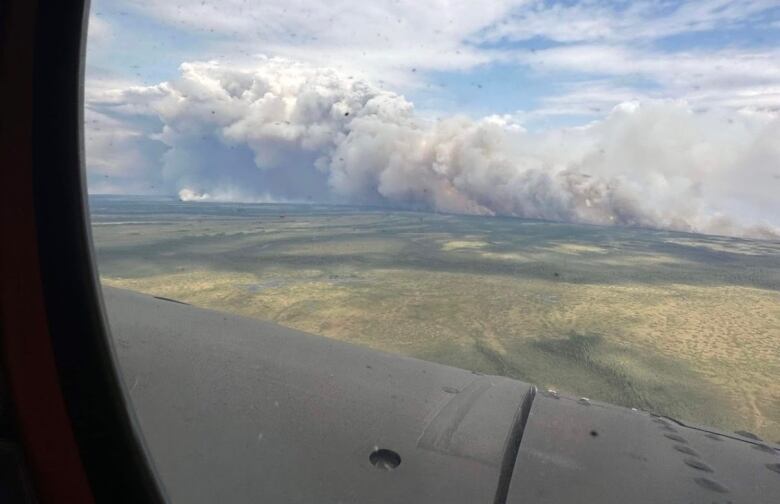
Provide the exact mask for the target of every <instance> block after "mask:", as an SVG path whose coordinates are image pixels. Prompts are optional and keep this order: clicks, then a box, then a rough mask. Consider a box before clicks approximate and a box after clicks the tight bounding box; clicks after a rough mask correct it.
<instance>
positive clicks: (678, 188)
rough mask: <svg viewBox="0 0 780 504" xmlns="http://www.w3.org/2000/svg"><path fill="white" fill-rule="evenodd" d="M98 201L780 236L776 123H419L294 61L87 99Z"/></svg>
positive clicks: (185, 73) (704, 117) (696, 116)
mask: <svg viewBox="0 0 780 504" xmlns="http://www.w3.org/2000/svg"><path fill="white" fill-rule="evenodd" d="M86 119H87V121H86V126H87V152H88V156H87V164H88V168H89V177H90V191H91V192H94V193H97V192H114V193H116V192H124V193H139V192H142V193H157V194H178V195H179V196H180V197H181V198H182V199H184V200H193V201H195V200H229V201H320V202H337V203H360V204H378V205H391V206H398V207H407V208H426V209H430V210H435V211H442V212H453V213H467V214H489V215H492V214H496V215H513V216H519V217H529V218H540V219H550V220H560V221H569V222H581V223H592V224H618V225H629V226H646V227H654V228H664V229H675V230H685V231H697V232H704V233H715V234H727V235H737V236H753V237H778V236H780V234H779V233H780V198H779V197H778V194H780V141H778V139H780V118H778V116H777V114H776V113H756V112H754V113H747V112H734V111H727V110H707V111H701V110H693V109H692V108H691V107H690V106H689V105H688V104H687V103H686V102H682V101H646V102H626V103H622V104H621V105H619V106H617V107H615V108H614V109H613V110H612V111H611V112H610V113H609V114H608V115H607V116H606V117H605V118H603V119H602V120H599V121H596V122H593V123H591V124H588V125H586V126H583V127H577V128H562V129H557V130H549V131H543V132H528V131H526V130H525V129H524V128H523V127H522V126H521V125H519V124H518V123H517V122H516V121H515V120H514V119H513V118H512V117H509V116H490V117H485V118H482V119H479V120H475V119H472V118H469V117H466V116H453V117H448V118H444V119H439V120H431V119H426V118H424V117H422V116H421V115H420V114H418V113H417V112H416V111H415V108H414V105H413V104H412V103H410V102H409V101H408V100H406V99H405V98H404V97H403V96H400V95H398V94H394V93H392V92H388V91H386V90H382V89H379V88H378V87H375V86H373V85H371V84H370V83H368V82H366V81H363V80H361V79H357V78H353V77H352V76H349V75H345V74H343V73H340V72H338V71H336V70H333V69H328V68H319V67H314V66H311V65H307V64H303V63H299V62H295V61H291V60H288V59H281V58H272V59H261V60H259V61H258V62H257V64H256V65H255V66H254V67H252V68H245V67H242V68H239V67H234V66H223V65H220V64H219V63H217V62H195V63H185V64H183V65H182V66H181V75H180V77H179V78H178V79H176V80H175V81H171V82H164V83H161V84H158V85H156V86H147V87H137V86H136V87H132V86H123V85H115V86H103V87H101V88H96V89H91V90H90V91H89V93H88V105H87V114H86Z"/></svg>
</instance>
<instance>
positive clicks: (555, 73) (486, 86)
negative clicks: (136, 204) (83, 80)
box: [88, 0, 780, 127]
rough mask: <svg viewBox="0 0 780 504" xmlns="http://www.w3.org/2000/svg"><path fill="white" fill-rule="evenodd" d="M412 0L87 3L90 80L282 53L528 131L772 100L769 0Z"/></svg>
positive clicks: (429, 107)
mask: <svg viewBox="0 0 780 504" xmlns="http://www.w3.org/2000/svg"><path fill="white" fill-rule="evenodd" d="M419 3H422V2H411V1H408V2H407V1H398V2H393V1H391V2H383V1H380V2H317V1H309V0H299V1H293V2H289V1H278V2H277V1H270V2H269V1H263V2H259V1H257V2H253V1H246V2H244V1H241V0H237V1H236V0H227V1H222V2H220V1H217V0H206V1H203V0H178V1H176V2H152V1H144V0H96V1H95V2H93V7H92V16H91V22H92V33H91V37H90V43H89V58H88V65H89V72H88V76H90V77H91V78H92V79H93V80H95V81H97V80H100V79H102V80H115V81H124V82H132V83H137V84H146V85H149V84H155V83H158V82H161V81H165V80H170V79H175V78H176V77H177V75H178V73H179V71H178V67H179V65H180V64H181V63H182V62H185V61H198V60H209V59H217V60H220V61H246V60H250V59H251V57H252V56H253V55H256V54H264V55H268V56H286V57H291V58H294V59H296V60H304V61H308V62H311V63H313V64H318V65H329V66H335V67H337V68H340V69H343V70H344V71H346V72H354V73H355V74H356V75H360V76H362V77H365V78H367V79H369V80H370V81H372V82H374V83H376V84H379V85H380V86H384V87H387V88H388V89H391V90H393V91H396V92H399V93H402V94H403V95H404V96H406V97H407V98H409V99H410V100H411V101H413V102H414V103H415V105H416V106H417V108H418V110H420V111H423V112H425V113H428V114H430V115H431V116H437V115H442V114H453V113H465V114H468V115H471V116H474V117H479V116H484V115H490V114H515V115H517V118H518V120H520V121H521V122H523V123H524V124H526V125H529V126H530V127H550V126H557V125H561V124H577V123H585V122H587V121H589V120H592V119H594V118H597V117H599V116H603V115H604V113H605V112H606V111H608V110H609V109H610V108H611V107H612V106H614V105H615V104H616V103H619V102H621V101H625V100H626V99H631V98H635V99H642V98H645V97H648V96H649V97H654V98H672V99H688V100H691V101H693V102H696V103H700V104H701V106H714V105H718V104H722V102H724V101H728V99H729V97H732V96H734V95H740V94H741V95H746V96H749V99H745V100H741V105H742V106H747V107H755V108H761V109H765V108H778V107H780V89H779V88H778V86H780V69H779V67H778V62H777V56H778V54H779V53H778V48H779V47H780V2H778V1H755V0H748V1H723V0H702V1H695V2H680V1H665V0H651V1H644V2H622V1H614V2H608V1H594V0H585V1H581V2H577V1H550V0H548V1H517V2H512V1H500V2H494V3H492V4H491V3H490V2H487V3H485V4H483V3H482V2H444V1H443V2H430V4H431V6H430V7H421V6H420V5H418V4H419ZM434 4H435V5H434ZM752 69H755V70H756V72H755V74H753V75H751V73H750V71H751V70H752ZM746 76H747V77H746ZM703 91H706V95H707V96H706V97H702V96H701V95H702V94H705V93H703Z"/></svg>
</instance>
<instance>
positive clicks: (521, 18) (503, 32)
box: [475, 0, 778, 43]
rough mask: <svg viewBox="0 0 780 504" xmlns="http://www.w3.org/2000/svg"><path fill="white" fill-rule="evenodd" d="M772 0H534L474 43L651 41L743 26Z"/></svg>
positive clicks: (481, 35)
mask: <svg viewBox="0 0 780 504" xmlns="http://www.w3.org/2000/svg"><path fill="white" fill-rule="evenodd" d="M777 6H778V5H777V2H776V1H774V0H740V1H734V0H694V1H682V2H658V1H654V0H643V1H632V2H614V1H584V2H576V3H568V2H566V3H564V2H556V1H552V2H551V1H544V0H536V1H533V2H529V3H528V4H526V5H524V6H522V7H521V8H518V9H516V10H515V11H514V12H512V14H511V15H509V16H507V17H506V18H504V19H502V20H500V21H499V22H497V23H496V24H494V25H493V26H491V27H489V28H486V29H485V30H483V32H482V33H480V34H479V35H478V36H477V37H475V40H478V41H481V42H496V41H499V40H514V41H517V40H528V39H532V38H534V37H542V38H547V39H550V40H554V41H558V42H600V43H616V42H624V43H625V42H631V41H634V42H636V41H643V40H654V39H659V38H663V37H668V36H672V35H677V34H680V33H692V32H700V31H707V30H713V29H719V30H723V29H729V28H734V27H738V26H743V25H744V24H745V23H746V22H748V21H749V20H752V19H754V18H755V17H756V15H758V14H761V13H765V12H766V11H769V10H770V9H775V8H777Z"/></svg>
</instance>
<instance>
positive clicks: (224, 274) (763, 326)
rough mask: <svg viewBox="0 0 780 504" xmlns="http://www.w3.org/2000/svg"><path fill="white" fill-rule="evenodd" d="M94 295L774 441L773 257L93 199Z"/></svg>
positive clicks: (592, 234) (777, 415)
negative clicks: (105, 293)
mask: <svg viewBox="0 0 780 504" xmlns="http://www.w3.org/2000/svg"><path fill="white" fill-rule="evenodd" d="M92 211H93V234H94V240H95V244H96V248H97V252H98V259H99V265H100V272H101V277H102V279H103V282H105V283H106V284H108V285H113V286H117V287H124V288H129V289H134V290H138V291H142V292H147V293H151V294H155V295H162V296H166V297H171V298H175V299H180V300H182V301H187V302H189V303H192V304H194V305H198V306H203V307H208V308H215V309H219V310H225V311H229V312H233V313H239V314H242V315H249V316H253V317H258V318H262V319H268V320H275V321H276V322H278V323H280V324H283V325H286V326H290V327H295V328H298V329H301V330H304V331H308V332H312V333H315V334H321V335H324V336H328V337H331V338H336V339H340V340H345V341H351V342H355V343H359V344H363V345H368V346H371V347H373V348H377V349H381V350H385V351H388V352H394V353H401V354H404V355H410V356H414V357H420V358H423V359H427V360H432V361H436V362H441V363H445V364H450V365H454V366H458V367H462V368H467V369H473V370H476V371H481V372H484V373H491V374H501V375H506V376H511V377H515V378H519V379H522V380H525V381H529V382H533V383H536V384H538V385H539V386H541V387H545V388H555V389H558V390H561V391H564V392H568V393H571V394H576V395H584V396H587V397H590V398H594V399H600V400H605V401H609V402H613V403H618V404H622V405H625V406H631V407H639V408H644V409H648V410H652V411H656V412H659V413H662V414H666V415H669V416H672V417H677V418H680V419H681V420H688V421H692V422H695V423H700V424H706V425H712V426H715V427H720V428H723V429H728V430H736V429H744V430H748V431H753V432H755V433H757V434H759V435H761V436H764V437H766V438H768V439H771V440H778V439H780V380H778V377H780V243H778V242H766V241H753V240H742V239H734V238H724V237H715V236H701V235H694V234H686V233H674V232H663V231H651V230H643V229H621V228H604V227H596V226H581V225H571V224H558V223H549V222H538V221H527V220H520V219H513V218H497V217H463V216H453V215H437V214H428V213H415V212H388V211H381V210H376V209H358V208H350V207H325V206H306V205H235V204H215V203H210V204H206V203H180V202H176V201H164V200H149V199H118V198H108V197H98V198H93V200H92Z"/></svg>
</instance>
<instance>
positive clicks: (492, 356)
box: [84, 0, 780, 474]
mask: <svg viewBox="0 0 780 504" xmlns="http://www.w3.org/2000/svg"><path fill="white" fill-rule="evenodd" d="M779 42H780V10H779V9H778V8H777V5H774V4H773V3H772V2H709V1H700V2H682V1H671V2H661V3H659V2H654V1H640V2H630V3H626V2H607V1H565V2H564V1H555V0H533V1H525V0H522V1H511V0H510V1H495V2H459V1H439V2H417V1H406V0H398V1H390V0H388V1H384V0H377V1H346V0H345V1H339V2H335V3H334V2H317V1H309V0H300V1H294V2H290V1H289V0H284V1H282V0H268V1H262V2H260V1H240V0H222V1H217V0H177V1H176V2H153V1H151V0H95V1H93V2H92V7H91V14H90V17H89V36H88V45H87V66H86V84H85V102H84V106H85V110H84V128H85V142H86V153H87V157H86V165H87V177H88V189H89V193H90V208H91V210H90V211H91V219H92V232H93V239H94V246H95V249H96V255H97V259H98V267H99V271H100V278H101V282H102V284H103V285H104V286H105V287H106V288H118V289H127V290H131V291H136V292H140V293H144V294H148V295H151V296H156V297H158V298H163V299H169V300H175V301H178V302H181V303H187V304H189V305H191V306H194V307H200V308H207V309H211V310H217V311H219V312H223V313H225V314H233V315H241V316H246V317H250V318H253V319H259V320H263V321H271V322H274V323H276V324H279V325H281V326H284V327H286V328H291V329H295V330H299V331H303V332H306V333H310V334H314V335H319V336H324V337H326V338H329V339H330V340H338V341H341V342H348V343H352V344H357V345H361V346H364V347H369V348H372V349H376V350H381V351H384V352H388V353H390V354H400V355H403V356H407V357H414V358H419V359H422V360H426V361H433V362H436V363H440V364H445V365H449V366H453V367H456V368H462V369H467V370H471V371H474V372H476V373H481V374H485V375H499V376H505V377H509V378H513V379H517V380H521V381H523V382H527V383H533V384H536V385H537V386H538V387H539V388H540V390H547V389H551V390H554V391H556V392H560V393H562V394H570V395H572V396H575V397H580V396H585V397H588V398H590V399H592V400H596V401H604V402H608V403H613V404H618V405H621V406H626V407H629V408H636V409H638V410H646V411H652V412H656V413H658V414H662V415H666V416H669V417H673V418H677V419H680V420H683V421H686V422H691V423H694V424H701V425H708V426H712V427H716V428H719V429H724V430H727V431H730V432H731V431H745V432H750V433H754V434H756V435H757V436H760V437H762V438H766V439H772V440H776V439H780V382H779V381H778V376H780V198H778V195H779V194H780V142H778V141H777V139H778V138H780V52H779V49H778V47H780V46H779V45H778V43H779ZM111 292H114V291H113V290H112V291H111ZM106 299H107V303H108V305H109V306H108V308H109V312H110V311H111V303H112V297H111V296H110V295H107V297H106ZM139 323H140V322H139ZM182 324H185V325H186V324H187V322H182ZM187 327H190V326H187ZM114 336H115V337H116V338H117V342H116V344H117V350H118V353H119V356H120V360H122V359H125V357H124V356H125V355H126V354H129V353H132V349H133V348H135V346H134V345H135V343H133V342H132V341H128V340H127V337H126V334H125V333H121V334H120V333H115V335H114ZM212 337H213V341H218V340H219V339H220V338H221V337H222V333H221V332H220V333H214V334H213V335H212ZM201 344H203V345H210V344H211V342H202V343H201ZM209 348H212V347H209ZM213 348H214V350H210V351H213V352H217V351H218V350H217V347H216V346H215V347H213ZM171 355H173V353H172V354H171ZM166 358H168V357H166ZM170 358H171V359H172V360H171V365H170V369H169V372H170V373H174V374H175V373H178V374H181V373H184V372H186V371H185V370H186V369H187V368H188V366H190V367H197V366H198V362H197V361H192V362H189V361H187V360H186V359H183V358H181V359H177V358H175V357H173V356H170ZM141 367H142V366H141ZM258 372H260V371H258ZM125 378H126V382H127V386H128V387H129V388H130V393H131V396H133V397H135V394H138V393H140V392H139V391H142V390H144V387H148V386H149V384H148V383H144V381H143V378H140V379H138V377H137V376H136V375H132V374H128V375H126V376H125ZM280 379H282V378H280ZM234 386H235V387H237V388H241V387H246V386H248V385H247V384H246V383H235V384H234ZM202 387H204V388H203V389H198V390H200V391H203V390H206V389H207V388H208V386H207V385H205V384H204V385H202ZM231 390H232V389H227V388H226V389H225V390H221V391H220V393H221V394H226V395H229V394H231ZM280 401H283V399H280ZM269 404H270V406H269V407H274V405H273V401H271V402H270V403H269ZM159 407H162V406H159ZM141 417H142V418H141V420H142V423H143V421H144V418H143V415H141ZM588 431H590V427H589V428H588ZM592 432H593V433H594V434H592V437H593V438H594V440H595V439H598V440H602V439H604V438H605V434H604V433H603V431H602V429H600V428H597V429H595V430H593V431H592ZM596 433H598V435H597V434H596ZM269 435H270V434H269V432H267V431H262V429H261V428H260V427H258V433H257V439H255V440H254V441H253V442H256V443H259V444H261V445H262V443H263V442H264V441H266V442H267V441H268V439H269ZM594 442H595V441H594ZM372 450H374V451H372ZM393 450H396V448H395V447H393V446H382V445H378V446H376V447H368V448H367V451H366V454H365V458H366V464H368V463H369V458H368V457H369V454H371V457H372V458H371V463H373V464H379V466H382V467H383V468H393V467H395V466H398V468H397V469H395V470H394V471H392V472H390V473H386V472H380V471H375V472H376V473H377V474H392V473H397V472H398V471H401V470H403V469H404V467H405V464H407V460H410V459H409V457H407V455H406V453H403V452H401V451H400V450H398V453H397V454H395V453H394V452H393ZM376 453H393V454H394V456H393V458H392V460H391V462H387V461H386V460H385V459H381V460H380V459H378V458H377V455H376ZM193 456H197V454H193ZM213 456H214V457H221V456H225V455H224V454H214V455H213ZM396 457H397V459H396ZM377 460H379V462H377ZM402 460H403V462H401V461H402ZM399 464H400V465H399ZM369 467H370V466H369Z"/></svg>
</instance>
